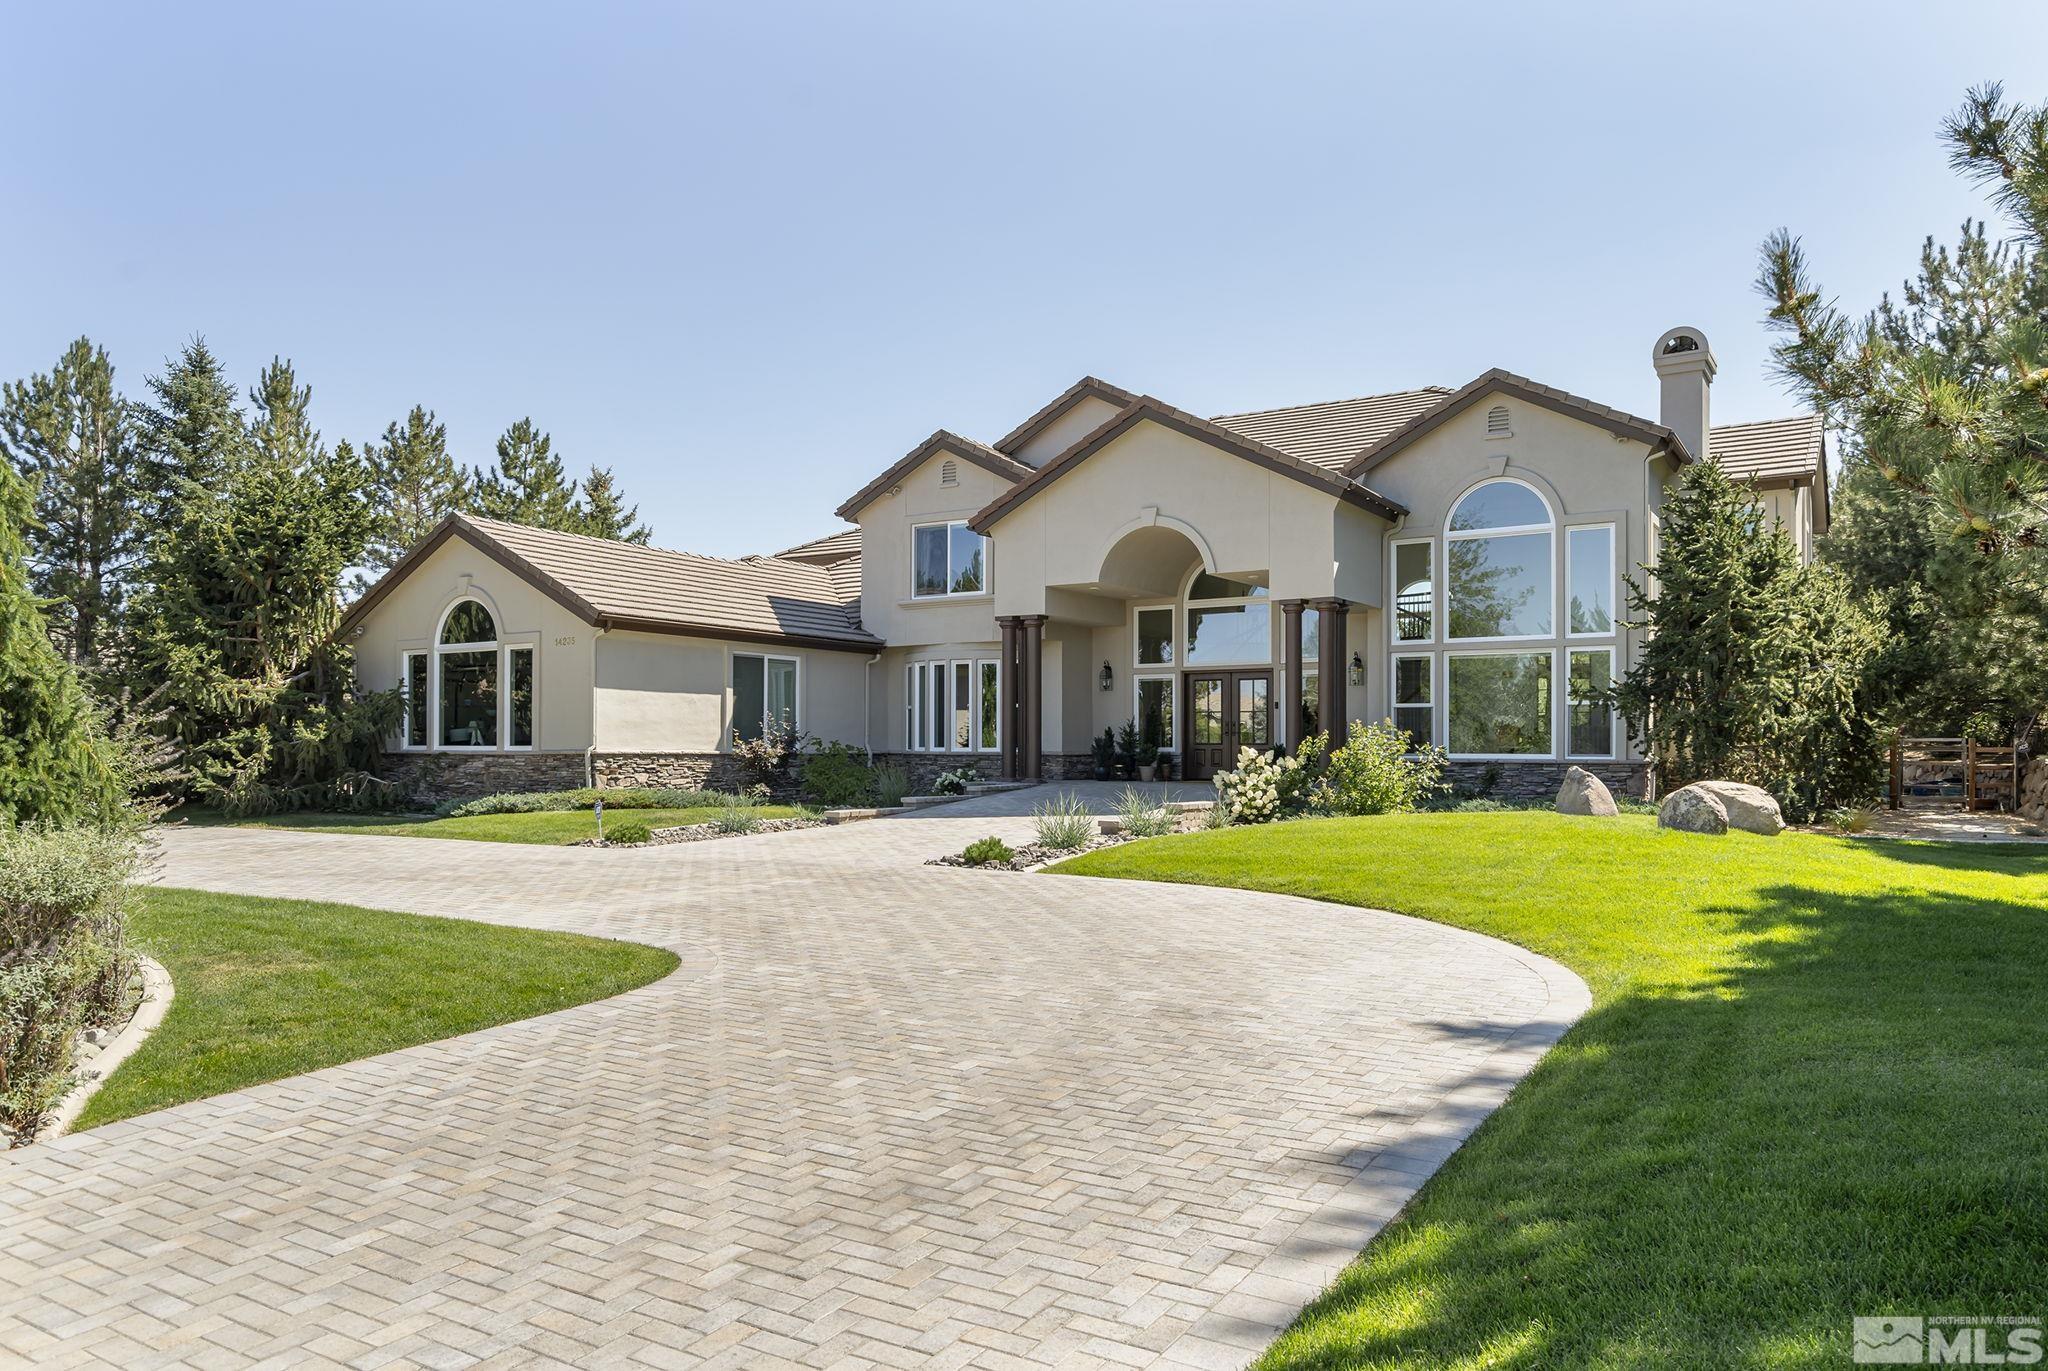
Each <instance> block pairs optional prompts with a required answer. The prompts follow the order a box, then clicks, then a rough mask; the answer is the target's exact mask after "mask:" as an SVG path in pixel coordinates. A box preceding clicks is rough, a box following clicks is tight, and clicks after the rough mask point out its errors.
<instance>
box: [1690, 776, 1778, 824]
mask: <svg viewBox="0 0 2048 1371" xmlns="http://www.w3.org/2000/svg"><path fill="white" fill-rule="evenodd" d="M1688 788H1697V789H1700V790H1704V791H1706V792H1707V794H1709V795H1711V796H1713V797H1714V798H1715V799H1717V800H1719V801H1720V802H1721V808H1722V810H1723V811H1724V812H1725V813H1726V814H1727V815H1728V827H1730V828H1739V829H1741V830H1742V831H1743V832H1745V833H1761V834H1763V835H1764V836H1765V837H1767V838H1768V837H1771V836H1774V835H1776V834H1779V833H1783V832H1784V831H1785V816H1784V815H1783V814H1780V813H1779V812H1778V802H1777V801H1776V800H1774V799H1772V798H1771V794H1770V792H1769V791H1767V790H1759V789H1758V788H1757V787H1755V786H1753V785H1744V784H1743V783H1742V782H1740V781H1696V782H1694V783H1693V787H1688Z"/></svg>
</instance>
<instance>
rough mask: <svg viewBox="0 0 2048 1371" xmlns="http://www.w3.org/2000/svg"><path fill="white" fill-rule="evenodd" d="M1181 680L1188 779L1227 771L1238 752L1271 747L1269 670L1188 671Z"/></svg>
mask: <svg viewBox="0 0 2048 1371" xmlns="http://www.w3.org/2000/svg"><path fill="white" fill-rule="evenodd" d="M1185 680H1186V683H1187V684H1186V689H1187V716H1186V717H1187V721H1188V723H1187V753H1188V755H1187V766H1186V770H1185V772H1184V774H1185V776H1186V778H1187V779H1188V780H1190V781H1206V780H1207V779H1209V777H1211V776H1214V775H1215V774H1216V773H1217V772H1219V771H1229V770H1230V769H1231V768H1232V767H1234V766H1235V765H1236V764H1237V751H1238V749H1239V748H1242V747H1256V748H1260V749H1264V748H1268V747H1271V746H1272V745H1273V673H1272V672H1270V671H1204V672H1190V673H1189V674H1188V675H1187V677H1186V678H1185Z"/></svg>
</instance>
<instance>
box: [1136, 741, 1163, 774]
mask: <svg viewBox="0 0 2048 1371" xmlns="http://www.w3.org/2000/svg"><path fill="white" fill-rule="evenodd" d="M1138 779H1139V780H1141V781H1156V780H1158V779H1159V749H1158V748H1156V747H1154V746H1153V745H1152V744H1150V743H1139V744H1138Z"/></svg>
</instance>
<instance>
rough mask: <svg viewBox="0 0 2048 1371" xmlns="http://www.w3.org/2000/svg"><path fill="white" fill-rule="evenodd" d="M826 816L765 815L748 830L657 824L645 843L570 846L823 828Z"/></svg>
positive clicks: (657, 842)
mask: <svg viewBox="0 0 2048 1371" xmlns="http://www.w3.org/2000/svg"><path fill="white" fill-rule="evenodd" d="M824 826H825V821H824V820H823V819H763V820H761V823H760V826H759V827H757V828H750V829H748V830H747V831H746V832H745V833H733V832H729V831H728V830H726V829H723V828H720V827H719V826H718V825H717V824H684V825H683V826H682V827H680V828H657V829H655V830H654V832H653V835H652V836H651V837H649V838H648V840H647V841H646V842H644V843H610V842H600V841H599V840H598V839H596V838H585V839H584V840H583V841H582V842H580V843H571V844H570V846H571V847H624V848H634V847H660V846H662V845H663V844H666V843H708V842H710V841H712V840H713V839H715V838H750V837H752V836H753V835H754V834H756V833H787V832H789V831H790V830H792V829H797V828H823V827H824Z"/></svg>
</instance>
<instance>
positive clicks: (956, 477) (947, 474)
mask: <svg viewBox="0 0 2048 1371" xmlns="http://www.w3.org/2000/svg"><path fill="white" fill-rule="evenodd" d="M939 484H940V485H942V486H957V485H959V484H960V464H959V463H958V462H956V461H954V460H953V459H952V458H951V457H948V458H947V459H946V460H945V461H943V462H941V463H939Z"/></svg>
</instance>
